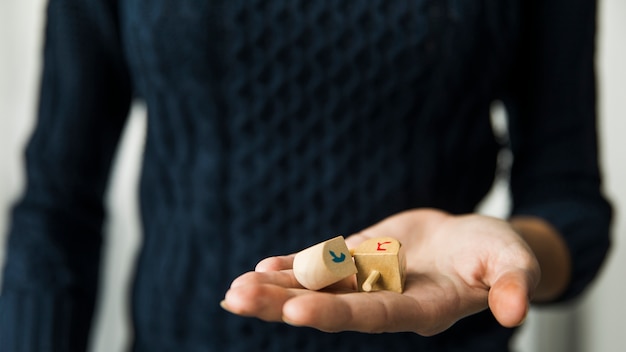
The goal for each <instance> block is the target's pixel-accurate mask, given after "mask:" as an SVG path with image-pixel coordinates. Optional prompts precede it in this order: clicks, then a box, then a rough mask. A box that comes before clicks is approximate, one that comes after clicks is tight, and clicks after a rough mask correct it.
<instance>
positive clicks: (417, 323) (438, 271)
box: [222, 209, 540, 336]
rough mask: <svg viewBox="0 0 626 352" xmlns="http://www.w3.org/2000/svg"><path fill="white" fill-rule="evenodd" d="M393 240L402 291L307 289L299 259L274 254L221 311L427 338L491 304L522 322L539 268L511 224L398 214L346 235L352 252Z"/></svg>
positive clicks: (506, 319)
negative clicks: (401, 260)
mask: <svg viewBox="0 0 626 352" xmlns="http://www.w3.org/2000/svg"><path fill="white" fill-rule="evenodd" d="M383 236H390V237H394V238H396V239H398V240H399V241H400V242H401V243H402V245H403V246H405V251H406V257H407V268H406V270H407V273H406V283H405V288H404V292H403V293H402V294H399V293H395V292H390V291H377V292H357V290H356V282H355V280H354V278H350V279H346V280H344V281H341V282H339V283H337V284H334V285H332V286H330V287H327V288H326V289H324V290H322V291H310V290H307V289H304V288H303V287H302V286H301V285H300V284H299V283H298V282H297V281H296V279H295V277H294V275H293V272H292V270H291V268H292V263H293V255H288V256H280V257H271V258H267V259H265V260H263V261H261V262H259V263H258V264H257V267H256V269H255V271H254V272H249V273H246V274H243V275H241V276H240V277H238V278H237V279H235V280H234V281H233V283H232V285H231V288H230V289H229V291H228V292H227V293H226V297H225V299H224V301H223V302H222V306H223V307H224V308H225V309H226V310H228V311H230V312H232V313H235V314H239V315H243V316H251V317H257V318H260V319H263V320H266V321H283V322H286V323H288V324H291V325H296V326H309V327H313V328H316V329H319V330H322V331H329V332H337V331H347V330H350V331H361V332H400V331H412V332H415V333H418V334H420V335H424V336H429V335H433V334H437V333H439V332H442V331H444V330H445V329H447V328H449V327H450V326H452V325H453V324H454V323H455V322H456V321H458V320H459V319H461V318H463V317H465V316H468V315H471V314H474V313H477V312H480V311H482V310H484V309H487V308H490V309H491V311H492V312H493V314H494V315H495V317H496V319H497V320H498V321H499V322H500V323H501V324H502V325H504V326H507V327H512V326H517V325H519V324H521V323H522V322H523V321H524V319H525V317H526V314H527V311H528V308H529V305H530V303H529V302H530V297H531V296H532V293H533V290H534V288H535V287H536V285H537V283H538V282H539V278H540V269H539V265H538V263H537V260H536V258H535V256H534V254H533V252H532V250H531V249H530V248H529V247H528V245H527V244H526V242H524V240H523V239H522V238H521V237H520V236H519V235H518V234H517V232H515V230H513V228H512V227H511V226H510V225H509V224H508V223H507V222H506V221H503V220H499V219H495V218H492V217H487V216H481V215H463V216H453V215H449V214H447V213H445V212H442V211H438V210H433V209H417V210H410V211H406V212H403V213H399V214H397V215H394V216H391V217H389V218H387V219H385V220H383V221H381V222H380V223H378V224H375V225H374V226H371V227H370V228H368V229H365V230H363V231H362V232H360V233H358V234H355V235H352V236H350V237H348V238H347V239H346V242H347V243H348V246H349V247H350V248H354V247H356V246H357V245H358V244H359V243H360V242H362V241H364V240H366V239H368V238H375V237H383Z"/></svg>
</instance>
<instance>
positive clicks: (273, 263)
mask: <svg viewBox="0 0 626 352" xmlns="http://www.w3.org/2000/svg"><path fill="white" fill-rule="evenodd" d="M294 257H295V254H292V255H284V256H277V257H269V258H265V259H263V260H261V261H260V262H259V263H258V264H257V265H256V268H254V271H259V272H266V271H279V270H287V269H291V268H293V258H294Z"/></svg>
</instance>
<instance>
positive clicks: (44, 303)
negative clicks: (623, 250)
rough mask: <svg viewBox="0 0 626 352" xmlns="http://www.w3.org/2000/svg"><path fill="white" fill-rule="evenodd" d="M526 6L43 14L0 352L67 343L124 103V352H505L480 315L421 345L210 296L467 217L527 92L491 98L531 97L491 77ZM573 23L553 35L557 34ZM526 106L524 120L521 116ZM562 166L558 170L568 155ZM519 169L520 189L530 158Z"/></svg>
mask: <svg viewBox="0 0 626 352" xmlns="http://www.w3.org/2000/svg"><path fill="white" fill-rule="evenodd" d="M564 3H565V2H564ZM564 6H568V8H570V7H569V6H573V5H571V4H570V3H569V2H567V3H565V5H564ZM530 12H531V11H530V10H529V11H526V12H524V11H522V7H521V6H520V4H518V3H517V2H516V1H513V0H509V1H498V2H485V1H478V0H472V1H461V0H448V1H435V0H393V1H390V0H362V1H353V0H320V1H309V0H272V1H266V0H247V1H244V0H212V1H208V0H204V1H195V0H193V1H192V0H178V1H173V0H151V1H147V0H125V1H105V0H89V1H72V0H52V1H51V3H50V6H49V13H48V14H49V22H48V27H47V46H46V48H47V49H46V67H45V68H44V80H43V86H42V106H41V112H40V122H39V125H38V129H37V131H36V132H35V135H34V136H33V139H32V140H31V143H30V145H29V153H28V167H29V187H28V189H27V192H26V194H25V196H24V198H23V200H22V201H21V202H20V204H19V205H18V206H17V207H16V209H15V212H14V222H13V227H12V230H11V237H10V242H9V254H8V260H7V267H6V271H5V272H6V278H5V287H4V292H3V295H2V299H1V300H0V327H1V329H0V339H1V341H0V345H2V346H11V348H10V349H9V350H11V351H68V350H71V351H79V350H82V349H84V345H85V343H86V338H87V331H88V330H89V326H90V319H91V314H92V313H91V312H92V310H93V299H94V298H93V297H94V292H95V290H96V288H97V283H96V279H97V272H98V266H99V256H98V255H94V253H97V251H98V249H99V248H100V247H99V246H100V232H99V231H100V226H101V223H102V219H103V212H102V209H101V200H102V199H101V198H102V192H103V190H104V185H105V183H106V178H105V176H106V174H107V173H108V168H109V163H110V159H111V156H112V153H113V149H114V146H115V144H116V141H117V136H118V135H119V132H120V130H121V128H122V124H121V122H122V121H123V118H124V116H125V114H126V109H127V108H128V104H129V101H130V98H131V91H134V92H135V94H136V95H137V96H138V97H139V98H141V99H144V100H145V102H146V104H147V106H148V113H149V119H148V132H147V139H146V144H145V155H144V161H143V169H142V177H141V189H140V191H141V198H140V199H141V210H142V221H143V232H144V237H143V244H142V248H141V252H140V255H139V258H138V262H137V268H136V273H135V277H134V279H135V280H134V283H133V290H132V318H133V327H134V340H133V346H132V348H133V350H134V351H150V352H155V351H252V350H254V351H324V350H339V351H352V350H355V351H356V350H358V351H363V350H393V351H413V350H418V351H502V350H506V348H507V345H508V339H509V337H510V335H511V334H512V332H513V331H512V330H508V329H504V328H502V327H500V326H499V325H498V324H497V323H496V322H495V320H494V319H493V317H492V316H491V315H490V314H489V312H483V313H481V314H478V315H476V316H473V317H470V318H467V319H464V320H462V321H461V322H459V323H457V324H456V325H455V326H454V327H452V328H451V329H450V330H449V331H447V332H445V333H443V334H441V335H438V336H436V337H431V338H423V337H420V336H417V335H414V334H409V333H406V334H380V335H369V334H356V333H340V334H326V333H322V332H318V331H313V330H311V329H305V328H293V327H289V326H286V325H284V324H269V323H263V322H260V321H257V320H254V319H249V318H242V317H236V316H233V315H231V314H228V313H226V312H224V311H223V310H221V308H220V307H219V302H220V300H221V299H222V297H223V295H224V293H225V291H226V290H227V288H228V285H229V283H230V281H231V280H232V279H233V278H234V277H236V276H237V275H239V274H241V273H243V272H245V271H247V270H251V269H252V268H254V265H255V264H256V263H257V262H258V261H259V260H260V259H262V258H264V257H267V256H270V255H277V254H284V253H290V252H294V251H297V250H299V249H302V248H304V247H306V246H309V245H311V244H313V243H316V242H319V241H322V240H325V239H327V238H329V237H332V236H335V235H337V234H344V235H349V234H351V233H353V232H356V231H359V230H360V229H362V228H364V227H366V226H368V225H370V224H372V223H374V222H376V221H379V220H381V219H382V218H384V217H386V216H389V215H391V214H393V213H395V212H398V211H401V210H404V209H408V208H412V207H421V206H431V207H438V208H442V209H446V210H448V211H451V212H454V213H464V212H471V211H472V210H473V209H474V207H475V206H476V204H477V203H478V202H479V201H480V199H481V198H482V197H483V196H484V195H485V193H486V192H487V190H488V189H489V187H490V185H491V182H492V179H493V176H494V173H495V168H496V154H497V152H498V149H499V148H500V147H501V146H499V145H498V144H497V143H496V141H495V139H494V138H493V136H492V131H491V126H490V121H489V106H490V103H491V102H492V101H493V100H494V99H496V98H502V99H505V100H506V101H507V102H510V107H511V111H512V112H513V114H512V116H518V115H516V114H515V113H516V112H517V111H518V110H519V109H518V108H517V105H516V103H518V100H516V99H517V98H519V97H520V96H524V94H526V93H527V91H524V92H521V93H520V92H517V91H515V89H511V87H529V90H530V88H532V85H531V84H526V83H523V84H520V82H526V81H525V80H524V79H525V77H522V78H520V77H517V76H515V75H512V74H511V73H512V72H515V73H517V72H520V71H519V70H520V67H524V66H523V65H522V63H519V62H516V61H515V60H514V58H515V54H517V53H519V52H522V51H523V50H522V49H521V48H522V45H525V43H526V44H528V43H527V42H525V41H524V38H525V37H524V36H523V35H522V33H524V28H525V27H524V26H525V25H524V23H527V22H525V17H524V16H526V15H529V13H530ZM573 12H575V11H573ZM592 12H593V11H591V12H585V11H581V12H580V13H583V14H584V13H592ZM580 13H575V14H574V15H571V16H570V17H567V18H565V19H564V20H563V23H565V24H566V25H570V24H571V23H579V22H580V20H579V18H578V17H576V16H577V15H580ZM533 18H534V17H533ZM540 20H541V21H544V22H541V23H548V22H549V21H547V20H546V19H545V18H540ZM551 20H552V18H550V21H551ZM538 21H539V20H538ZM568 21H569V22H568ZM584 21H592V20H591V19H590V18H587V17H586V16H585V17H584ZM586 43H587V44H589V43H592V41H591V42H586ZM577 50H578V49H577ZM580 50H581V51H584V52H583V54H584V55H587V54H590V53H592V51H593V50H592V47H589V46H583V47H582V49H580ZM591 67H592V66H585V70H587V69H589V68H591ZM524 72H526V71H524ZM565 72H570V71H568V70H565ZM520 75H521V74H520ZM580 84H581V85H584V86H586V85H588V84H591V86H593V83H592V82H591V81H583V82H581V83H580ZM587 93H588V95H586V98H589V99H591V100H588V99H582V100H581V102H580V104H582V105H585V106H588V105H591V106H593V102H592V100H593V99H592V97H593V91H592V90H591V91H589V92H587ZM563 94H565V95H568V94H569V93H567V92H565V93H563ZM571 109H572V110H574V109H576V108H575V107H572V108H571ZM543 110H544V109H543V108H542V107H537V109H536V110H534V111H530V112H529V111H525V116H524V118H527V117H528V116H533V117H534V116H537V118H542V115H541V114H539V113H537V111H543ZM547 110H549V109H547ZM520 111H521V110H520ZM571 115H572V114H570V111H569V110H568V111H563V115H562V116H568V117H571ZM550 118H551V119H555V117H554V116H551V117H550ZM573 118H574V119H581V120H585V121H587V120H592V119H591V116H590V115H580V116H578V115H576V116H574V117H573ZM555 121H556V122H555V126H557V127H558V126H560V125H562V124H563V121H564V120H563V119H555ZM557 122H558V123H557ZM52 127H53V128H54V131H55V132H54V133H55V134H54V138H53V137H50V136H49V132H48V131H50V128H52ZM585 133H590V134H591V135H593V129H591V130H588V131H586V132H585ZM592 138H593V136H592ZM583 139H584V138H583ZM579 140H580V139H573V140H572V143H577V141H579ZM535 142H536V141H534V135H533V133H532V132H528V133H524V134H522V135H512V143H513V144H514V146H518V145H525V143H530V144H532V143H535ZM581 144H582V143H581ZM584 145H585V147H586V148H591V149H592V148H593V146H591V145H589V144H584ZM560 153H562V150H561V151H560ZM587 156H588V157H589V158H590V159H589V160H588V161H589V162H592V163H593V162H594V161H595V153H588V154H587ZM565 163H568V165H570V164H571V165H573V168H574V169H576V170H578V166H579V163H578V161H577V160H575V158H569V159H567V160H566V161H565ZM523 171H525V172H529V173H530V174H531V175H537V174H541V172H539V171H538V170H535V169H534V168H533V165H528V166H527V168H526V169H525V170H523ZM590 172H591V174H596V173H597V167H596V168H592V169H591V171H590ZM520 179H521V180H522V181H525V180H527V178H525V177H521V178H520ZM598 182H599V181H598V179H597V178H595V179H593V180H591V181H589V182H585V186H584V187H587V186H589V187H591V188H593V187H597V186H598ZM529 187H530V186H529ZM581 187H582V186H581ZM573 189H574V191H573V193H572V194H573V198H571V199H574V203H576V204H581V203H580V200H579V199H575V198H576V194H577V193H576V191H575V189H577V188H576V186H574V187H573ZM514 197H516V195H515V194H514ZM521 198H524V197H521ZM515 199H517V198H515ZM524 199H525V198H524ZM546 199H550V197H546ZM586 199H587V201H589V199H592V200H591V202H590V203H587V204H591V203H593V204H594V205H595V206H597V207H596V209H599V211H598V213H596V214H595V215H594V216H589V217H588V218H586V220H585V224H587V225H597V226H598V227H599V228H605V227H606V223H607V221H606V217H607V214H609V213H610V210H609V209H608V208H607V207H606V202H605V201H604V200H603V199H602V198H601V196H600V195H599V193H598V192H597V190H596V192H595V193H593V196H592V197H591V198H586ZM537 204H540V205H542V206H544V205H545V207H547V208H541V207H540V208H541V209H543V210H541V211H538V212H536V214H535V213H533V212H532V211H531V212H530V213H532V214H535V215H538V216H542V215H544V214H553V212H552V210H554V209H555V208H554V207H551V204H552V203H549V202H546V203H544V202H543V199H541V197H539V199H535V200H533V201H532V202H528V203H524V204H521V205H523V206H526V207H527V208H528V209H535V208H532V206H534V205H537ZM75 209H80V211H78V212H76V211H75ZM515 209H517V208H515ZM515 209H514V211H515ZM546 209H547V210H546ZM560 214H563V212H560ZM555 216H556V217H559V216H560V217H559V219H558V220H559V221H555V222H556V223H559V224H563V226H564V227H566V226H567V225H568V224H570V223H571V221H568V219H569V218H567V217H563V216H562V215H555ZM569 220H571V219H569ZM600 233H601V234H602V233H606V231H604V232H602V230H601V232H600ZM390 235H393V234H390ZM570 236H571V238H573V239H574V240H572V241H571V243H579V244H580V243H589V241H591V242H594V243H596V244H597V245H596V249H595V251H594V253H595V254H594V255H593V256H590V258H591V257H593V258H592V259H593V260H592V259H589V260H583V261H582V263H583V264H581V265H580V268H581V270H583V271H585V272H587V273H591V274H590V275H593V273H594V272H595V270H596V268H597V266H598V265H599V263H600V262H601V257H602V256H603V254H604V250H605V248H604V246H605V237H599V238H597V239H595V240H590V239H589V238H590V237H589V236H586V234H581V233H576V232H575V231H573V232H572V234H571V235H570ZM581 238H583V239H585V240H583V241H581V240H580V239H581ZM585 241H587V242H585ZM83 249H84V250H83ZM77 253H78V254H77ZM41 268H46V269H45V270H44V271H41V270H40V269H41ZM587 282H588V280H587V281H584V282H582V281H581V282H580V283H579V286H580V287H583V286H584V285H586V283H587ZM22 293H24V294H23V295H22ZM575 293H577V292H572V293H571V294H572V295H573V294H575ZM53 302H63V304H60V305H55V304H54V303H53ZM77 312H82V313H80V314H79V313H77ZM35 317H37V319H35ZM35 320H38V321H36V322H34V321H35ZM60 322H63V324H60Z"/></svg>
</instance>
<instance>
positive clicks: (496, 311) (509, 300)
mask: <svg viewBox="0 0 626 352" xmlns="http://www.w3.org/2000/svg"><path fill="white" fill-rule="evenodd" d="M529 287H532V286H530V279H529V277H528V275H527V274H526V273H525V272H524V271H522V270H515V271H509V272H507V273H505V274H503V275H501V276H500V277H499V278H498V279H497V280H496V282H495V283H494V284H493V285H492V286H491V289H490V290H489V308H491V311H492V312H493V315H494V316H495V317H496V319H497V320H498V322H500V324H502V325H503V326H505V327H515V326H518V325H520V324H522V323H523V322H524V320H525V319H526V315H527V314H528V309H529V308H530V298H529V297H530V289H529Z"/></svg>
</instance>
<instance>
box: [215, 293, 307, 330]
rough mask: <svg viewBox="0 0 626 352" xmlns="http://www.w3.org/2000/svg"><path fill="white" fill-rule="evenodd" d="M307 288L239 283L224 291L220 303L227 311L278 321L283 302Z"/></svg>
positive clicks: (280, 316) (280, 317)
mask: <svg viewBox="0 0 626 352" xmlns="http://www.w3.org/2000/svg"><path fill="white" fill-rule="evenodd" d="M307 292H310V291H307V290H292V289H286V288H283V287H280V286H276V285H270V284H262V285H241V286H237V287H235V288H232V289H230V290H228V292H226V296H225V297H224V300H223V301H222V302H221V303H220V304H221V306H222V308H224V309H226V310H227V311H229V312H231V313H233V314H238V315H242V316H247V317H257V318H259V319H262V320H265V321H270V322H280V321H282V316H283V313H282V310H283V306H284V305H285V302H287V301H288V300H289V299H291V298H293V297H295V296H297V295H299V294H306V293H307Z"/></svg>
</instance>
